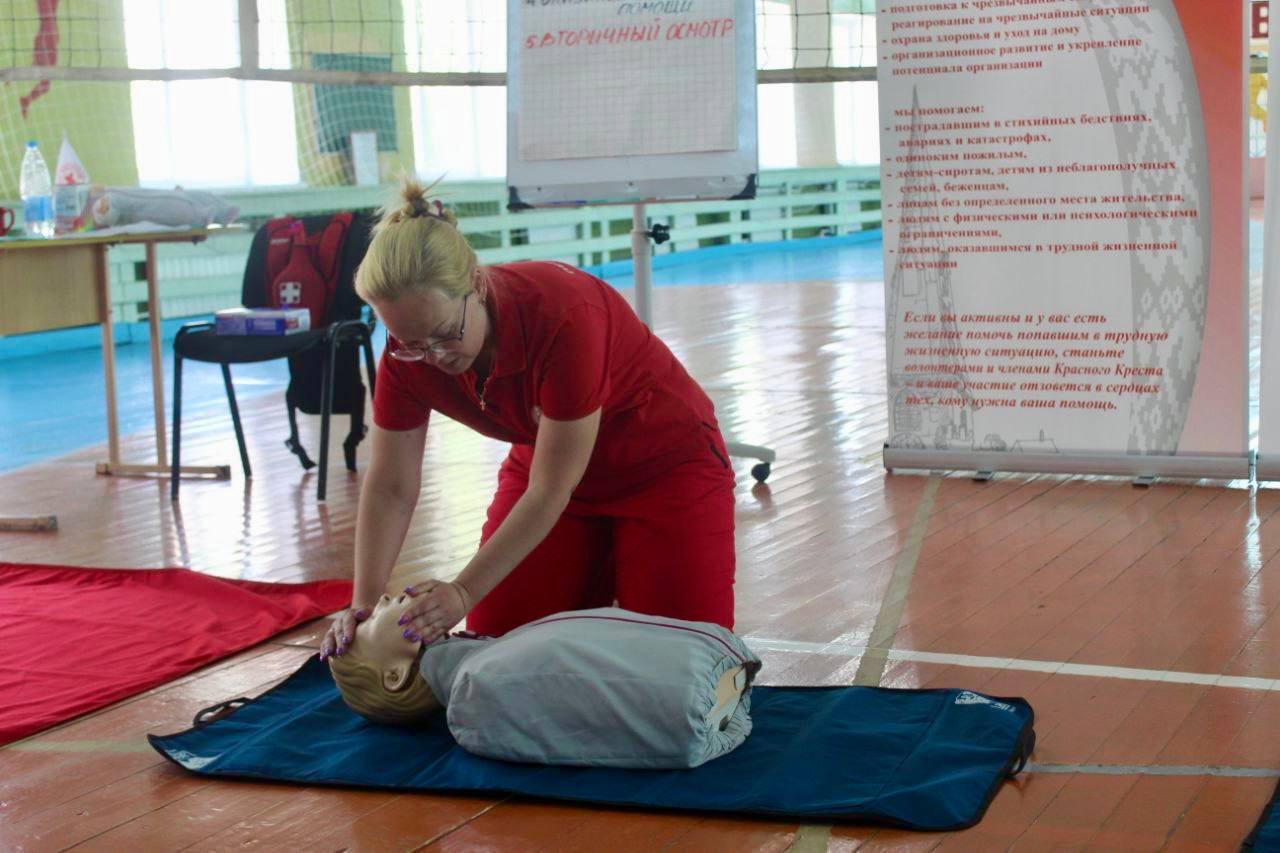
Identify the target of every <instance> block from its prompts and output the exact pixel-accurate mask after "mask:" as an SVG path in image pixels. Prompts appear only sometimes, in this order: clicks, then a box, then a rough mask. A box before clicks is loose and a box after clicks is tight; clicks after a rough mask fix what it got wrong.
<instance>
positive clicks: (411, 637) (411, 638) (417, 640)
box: [409, 634, 422, 643]
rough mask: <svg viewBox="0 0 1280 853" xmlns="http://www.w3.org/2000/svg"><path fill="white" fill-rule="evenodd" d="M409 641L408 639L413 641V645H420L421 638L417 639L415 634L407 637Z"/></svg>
mask: <svg viewBox="0 0 1280 853" xmlns="http://www.w3.org/2000/svg"><path fill="white" fill-rule="evenodd" d="M409 639H410V640H413V641H414V642H415V643H421V642H422V638H421V637H419V636H418V635H417V634H410V635H409Z"/></svg>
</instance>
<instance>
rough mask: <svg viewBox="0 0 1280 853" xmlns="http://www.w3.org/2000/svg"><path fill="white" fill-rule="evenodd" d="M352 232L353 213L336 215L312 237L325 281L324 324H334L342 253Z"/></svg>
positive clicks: (316, 258) (315, 253) (311, 242)
mask: <svg viewBox="0 0 1280 853" xmlns="http://www.w3.org/2000/svg"><path fill="white" fill-rule="evenodd" d="M350 230H351V212H350V211H343V212H341V213H335V214H334V215H333V217H332V218H331V219H330V220H329V223H328V224H327V225H325V227H324V230H323V231H321V232H320V233H319V234H317V235H315V236H314V237H312V238H311V239H310V240H309V242H310V244H311V246H312V248H313V251H314V254H313V257H314V258H315V264H316V269H317V270H319V271H320V275H321V277H322V278H323V279H324V285H325V288H324V291H325V292H324V322H325V323H326V324H328V323H332V322H333V320H334V317H333V303H334V300H336V299H337V297H338V276H339V275H341V274H342V252H343V249H344V248H345V247H346V244H347V233H348V232H349V231H350Z"/></svg>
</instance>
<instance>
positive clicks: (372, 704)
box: [329, 595, 441, 724]
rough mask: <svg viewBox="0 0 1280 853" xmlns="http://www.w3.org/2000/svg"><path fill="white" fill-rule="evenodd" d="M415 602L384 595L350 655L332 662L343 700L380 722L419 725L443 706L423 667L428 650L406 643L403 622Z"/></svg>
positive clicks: (358, 633) (358, 629) (358, 632)
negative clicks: (419, 666) (423, 674)
mask: <svg viewBox="0 0 1280 853" xmlns="http://www.w3.org/2000/svg"><path fill="white" fill-rule="evenodd" d="M410 601H411V599H410V598H409V596H407V595H400V596H399V597H397V598H392V597H391V596H389V595H384V596H382V598H380V599H378V603H377V605H375V606H374V608H373V613H371V614H370V615H369V618H368V619H366V620H365V621H363V622H361V623H360V624H359V625H357V626H356V635H355V637H353V638H352V643H351V645H350V646H349V647H348V648H347V650H346V652H344V653H343V654H341V655H336V656H334V657H331V658H329V671H330V672H331V673H332V674H333V681H334V683H335V684H337V686H338V692H339V693H341V694H342V699H343V701H345V702H346V703H347V705H348V706H349V707H350V708H351V710H353V711H355V712H356V713H357V714H359V715H360V716H362V717H364V718H366V719H368V720H372V721H373V722H375V723H390V724H405V723H414V722H417V721H419V720H421V719H423V718H424V717H427V716H429V715H431V714H433V713H434V712H436V711H438V710H439V709H440V707H441V705H440V702H439V700H438V699H436V697H435V694H433V693H432V692H431V688H430V687H429V686H428V685H427V680H426V679H425V678H423V677H422V672H421V671H420V670H419V669H418V664H419V662H420V661H421V660H422V653H423V651H424V649H425V648H426V646H424V645H423V644H422V643H411V642H409V641H408V640H406V639H405V638H404V629H403V628H402V627H401V626H400V625H399V624H397V623H398V622H399V621H400V616H401V615H402V614H403V613H404V611H405V608H407V607H408V606H409V604H410Z"/></svg>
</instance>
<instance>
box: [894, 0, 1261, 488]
mask: <svg viewBox="0 0 1280 853" xmlns="http://www.w3.org/2000/svg"><path fill="white" fill-rule="evenodd" d="M876 24H877V30H878V33H877V40H878V41H879V44H878V47H879V49H880V66H879V72H878V75H879V92H880V117H881V163H882V165H881V176H882V181H881V187H882V195H883V214H884V263H885V278H886V281H885V308H886V338H887V347H888V353H887V356H888V393H889V436H888V439H887V441H886V445H885V452H884V459H885V465H886V467H889V468H891V469H892V468H950V469H961V470H979V471H1000V470H1004V471H1045V472H1067V473H1099V474H1119V475H1134V476H1159V475H1166V476H1197V477H1246V476H1248V471H1249V451H1248V439H1247V432H1246V430H1247V425H1246V401H1247V372H1246V348H1247V341H1246V334H1245V329H1246V317H1245V305H1246V299H1245V293H1246V263H1247V245H1246V243H1247V231H1246V215H1247V213H1246V207H1245V205H1246V198H1245V193H1244V188H1245V166H1246V161H1245V132H1244V131H1245V68H1246V59H1247V57H1246V43H1247V40H1246V36H1247V29H1246V16H1245V11H1244V4H1243V3H1240V2H1205V0H1142V2H1138V0H951V2H941V0H918V2H916V0H881V2H880V3H879V4H878V12H877V21H876ZM1273 325H1275V324H1273ZM1273 401H1274V402H1275V404H1276V405H1277V407H1278V409H1280V399H1275V398H1274V397H1273ZM1275 427H1276V429H1277V434H1278V435H1280V423H1276V424H1275Z"/></svg>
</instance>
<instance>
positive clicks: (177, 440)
mask: <svg viewBox="0 0 1280 853" xmlns="http://www.w3.org/2000/svg"><path fill="white" fill-rule="evenodd" d="M181 448H182V356H180V355H178V354H177V353H176V352H175V353H174V354H173V453H172V454H171V457H170V458H171V461H172V465H171V467H170V469H169V500H172V501H176V500H177V499H178V481H179V480H180V479H181V477H179V474H178V472H179V470H180V468H181V465H180V464H179V462H178V460H179V457H180V455H181Z"/></svg>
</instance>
